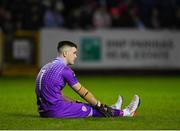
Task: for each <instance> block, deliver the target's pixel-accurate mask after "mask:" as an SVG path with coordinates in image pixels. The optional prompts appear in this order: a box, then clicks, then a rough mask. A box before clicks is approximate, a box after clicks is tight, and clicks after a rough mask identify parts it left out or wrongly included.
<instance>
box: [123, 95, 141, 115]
mask: <svg viewBox="0 0 180 131" xmlns="http://www.w3.org/2000/svg"><path fill="white" fill-rule="evenodd" d="M139 106H140V98H139V96H138V95H134V97H133V99H132V101H131V103H130V104H129V105H128V106H127V107H126V108H125V109H123V112H124V116H129V117H133V116H135V114H136V110H137V108H138V107H139Z"/></svg>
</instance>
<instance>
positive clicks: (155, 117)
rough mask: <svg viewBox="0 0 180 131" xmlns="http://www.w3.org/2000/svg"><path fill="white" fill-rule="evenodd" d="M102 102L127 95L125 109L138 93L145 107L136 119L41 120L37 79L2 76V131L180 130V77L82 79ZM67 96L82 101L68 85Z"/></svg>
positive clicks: (0, 78)
mask: <svg viewBox="0 0 180 131" xmlns="http://www.w3.org/2000/svg"><path fill="white" fill-rule="evenodd" d="M78 79H79V81H80V82H81V83H82V84H83V85H84V86H85V87H86V88H88V89H89V90H90V91H91V92H92V93H93V94H94V95H95V96H96V97H97V98H98V99H99V100H101V101H102V102H104V103H107V104H108V105H111V104H113V103H114V102H115V101H116V99H117V96H118V95H119V94H120V95H123V97H124V100H125V102H124V104H123V107H125V106H126V105H127V104H128V103H129V102H130V101H131V99H132V97H133V95H134V94H139V95H140V97H141V105H140V108H139V109H138V111H137V116H136V117H134V118H127V117H126V118H81V119H51V118H40V117H39V115H38V113H37V109H36V98H35V90H34V89H35V77H24V78H23V77H0V129H1V130H2V129H32V130H34V129H35V130H37V129H50V130H53V129H64V130H65V129H70V130H71V129H86V130H87V129H92V130H95V129H105V130H109V129H111V130H122V129H127V130H128V129H137V130H141V129H157V130H159V129H180V76H79V77H78ZM64 93H65V94H66V95H68V96H71V97H72V98H75V99H79V100H82V99H81V98H80V97H79V96H78V95H77V94H75V93H74V92H73V91H72V90H71V89H70V88H69V87H68V86H67V87H66V88H65V89H64Z"/></svg>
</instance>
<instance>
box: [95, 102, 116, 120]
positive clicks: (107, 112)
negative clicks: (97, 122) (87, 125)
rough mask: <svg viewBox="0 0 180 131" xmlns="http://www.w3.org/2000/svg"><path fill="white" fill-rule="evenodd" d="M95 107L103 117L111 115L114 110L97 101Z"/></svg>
mask: <svg viewBox="0 0 180 131" xmlns="http://www.w3.org/2000/svg"><path fill="white" fill-rule="evenodd" d="M95 108H96V109H98V110H99V111H100V112H101V113H102V114H103V115H104V116H105V117H112V116H113V115H114V110H113V109H112V108H111V107H109V106H107V105H105V104H101V103H98V104H97V105H96V106H95Z"/></svg>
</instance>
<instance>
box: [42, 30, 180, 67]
mask: <svg viewBox="0 0 180 131" xmlns="http://www.w3.org/2000/svg"><path fill="white" fill-rule="evenodd" d="M179 36H180V32H179V31H168V30H163V31H150V30H95V31H82V30H76V31H74V30H72V31H71V30H70V31H69V30H62V29H61V30H55V29H52V30H49V29H44V30H42V31H41V41H40V47H41V48H40V50H41V51H40V67H41V66H42V65H44V64H45V63H47V62H48V61H50V60H51V59H52V58H54V57H55V56H56V46H57V43H58V42H59V41H61V40H70V41H73V42H75V43H77V44H78V50H79V53H78V56H79V57H78V59H77V62H76V64H75V65H74V66H73V67H74V69H77V70H118V69H122V70H123V69H129V70H131V69H135V70H162V69H163V70H179V69H180V52H179V50H180V44H179V41H180V37H179ZM47 49H48V50H47Z"/></svg>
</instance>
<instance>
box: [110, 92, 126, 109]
mask: <svg viewBox="0 0 180 131" xmlns="http://www.w3.org/2000/svg"><path fill="white" fill-rule="evenodd" d="M122 104H123V97H122V96H120V95H119V96H118V99H117V101H116V103H115V104H113V105H112V106H111V108H113V109H117V110H121V107H122Z"/></svg>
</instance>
